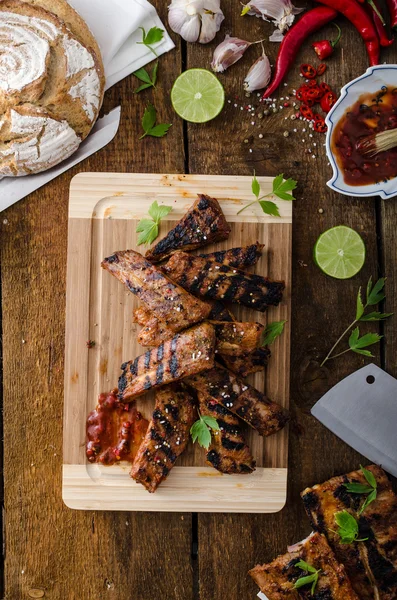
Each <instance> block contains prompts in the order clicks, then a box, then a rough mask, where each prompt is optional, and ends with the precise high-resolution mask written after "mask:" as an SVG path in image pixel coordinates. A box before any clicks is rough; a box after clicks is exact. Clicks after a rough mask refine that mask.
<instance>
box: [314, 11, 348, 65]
mask: <svg viewBox="0 0 397 600" xmlns="http://www.w3.org/2000/svg"><path fill="white" fill-rule="evenodd" d="M333 25H335V27H337V28H338V35H337V37H336V39H335V40H321V42H314V44H312V48H314V51H315V53H316V54H317V56H318V57H319V59H320V60H325V59H326V58H328V57H329V56H331V54H332V53H333V51H334V48H335V46H336V44H337V43H338V42H339V40H340V38H341V35H342V32H341V30H340V27H339V25H337V24H336V23H333ZM317 72H318V69H317Z"/></svg>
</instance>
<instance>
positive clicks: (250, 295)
mask: <svg viewBox="0 0 397 600" xmlns="http://www.w3.org/2000/svg"><path fill="white" fill-rule="evenodd" d="M163 271H164V272H165V273H166V274H167V275H168V276H169V277H171V279H173V280H174V281H176V282H177V283H179V285H181V286H182V287H183V288H185V289H186V290H188V291H189V292H191V293H192V294H197V295H198V296H203V297H205V298H211V299H215V300H225V302H226V301H228V302H234V303H236V304H242V305H244V306H248V307H250V308H253V309H255V310H259V311H261V312H263V311H265V310H266V309H267V307H268V306H277V305H278V304H279V302H280V300H281V299H282V296H283V291H284V288H285V285H284V282H282V281H271V280H270V279H267V278H266V277H262V276H261V275H255V274H253V273H246V272H245V271H241V270H239V269H235V268H233V267H228V266H226V265H221V264H218V263H216V262H214V261H212V260H208V261H207V260H206V259H205V258H200V257H199V256H192V255H191V254H187V253H186V252H176V253H175V254H173V255H172V256H171V258H170V259H169V261H168V262H167V264H166V265H164V267H163Z"/></svg>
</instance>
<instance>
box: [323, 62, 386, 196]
mask: <svg viewBox="0 0 397 600" xmlns="http://www.w3.org/2000/svg"><path fill="white" fill-rule="evenodd" d="M384 85H386V86H394V87H396V88H397V65H377V66H376V67H369V68H368V69H367V70H366V72H365V73H364V74H363V75H361V77H357V79H353V81H350V83H348V84H347V85H345V86H344V87H343V88H342V90H341V95H340V98H339V99H338V101H337V102H336V103H335V104H334V106H333V107H332V109H331V110H330V112H329V113H328V115H327V117H326V119H325V122H326V124H327V127H328V131H327V137H326V150H327V156H328V158H329V161H330V163H331V165H332V169H333V175H332V177H331V179H330V180H329V181H328V182H327V185H328V186H329V187H330V188H331V189H333V190H335V192H339V193H340V194H345V195H346V196H363V197H364V196H380V197H381V198H384V199H386V198H392V197H393V196H397V177H395V178H394V179H391V180H389V181H387V182H386V183H385V182H381V183H375V184H373V185H354V186H352V185H348V184H347V183H345V181H344V179H343V173H342V172H341V170H340V168H339V166H338V163H337V161H336V159H335V156H334V154H333V152H332V151H331V139H332V133H333V129H334V127H335V125H336V124H337V123H338V121H339V119H340V118H341V117H342V116H343V115H344V114H345V111H346V109H347V108H349V106H352V105H353V104H354V103H355V102H356V100H357V99H358V98H359V97H360V96H361V95H362V94H365V93H368V92H377V91H378V90H380V89H381V88H382V86H384Z"/></svg>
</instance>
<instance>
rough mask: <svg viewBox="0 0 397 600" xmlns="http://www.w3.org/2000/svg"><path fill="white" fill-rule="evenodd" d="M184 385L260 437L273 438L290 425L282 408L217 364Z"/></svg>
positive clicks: (188, 379) (189, 378) (190, 378)
mask: <svg viewBox="0 0 397 600" xmlns="http://www.w3.org/2000/svg"><path fill="white" fill-rule="evenodd" d="M185 383H186V384H187V385H189V386H191V387H193V388H194V389H195V390H196V391H197V392H201V393H202V394H205V395H206V396H209V397H211V398H212V399H213V400H215V401H216V402H219V404H222V406H224V407H225V408H227V409H229V410H230V411H231V412H232V413H233V414H235V415H237V416H238V417H240V419H243V421H245V422H246V423H248V425H250V426H251V427H252V428H253V429H256V430H257V431H258V433H259V434H260V435H263V436H268V435H272V434H273V433H276V432H277V431H279V430H280V429H282V428H283V427H284V425H285V424H286V423H287V421H288V418H289V417H288V414H287V413H286V411H285V410H284V409H283V408H282V407H281V406H279V405H278V404H276V403H275V402H272V401H271V400H269V399H268V398H266V396H265V395H264V394H262V393H261V392H259V391H258V390H256V389H255V388H253V387H252V386H251V385H249V384H248V383H246V382H245V381H244V380H243V379H240V378H239V377H237V376H236V375H235V374H234V373H232V372H231V371H228V370H227V369H224V368H223V367H221V366H220V365H218V364H217V365H215V367H214V368H213V369H211V370H210V371H206V372H205V373H199V374H197V375H193V376H191V377H188V378H187V379H186V381H185Z"/></svg>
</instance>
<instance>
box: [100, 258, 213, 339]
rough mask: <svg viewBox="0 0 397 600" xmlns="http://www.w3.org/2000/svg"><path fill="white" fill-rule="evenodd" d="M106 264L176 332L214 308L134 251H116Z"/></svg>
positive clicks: (104, 263) (104, 266)
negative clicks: (171, 279)
mask: <svg viewBox="0 0 397 600" xmlns="http://www.w3.org/2000/svg"><path fill="white" fill-rule="evenodd" d="M102 267H103V268H104V269H106V270H107V271H109V273H111V274H112V275H114V276H115V277H117V279H119V281H121V282H122V283H124V284H125V285H126V286H127V288H128V289H129V291H130V292H132V293H133V294H135V295H136V296H138V298H139V299H140V300H141V302H143V303H144V304H145V306H146V308H147V309H149V310H150V311H151V312H152V313H153V316H154V317H156V318H157V319H158V320H160V321H163V322H165V323H166V325H167V327H168V328H169V329H171V330H172V331H173V332H174V333H176V332H177V331H181V330H182V329H186V327H189V326H190V325H193V324H194V323H198V322H200V321H202V320H203V319H205V318H206V317H207V316H208V314H209V312H210V310H211V307H210V306H209V305H208V304H206V303H205V302H202V301H201V300H199V299H198V298H195V297H194V296H192V295H191V294H189V293H188V292H186V290H184V289H183V288H181V287H179V286H178V285H176V284H175V283H173V282H172V281H170V280H169V279H168V277H166V276H165V275H164V273H162V272H161V271H159V270H158V269H157V268H156V267H154V266H153V265H152V264H151V263H150V262H149V261H147V260H146V258H144V257H143V256H142V255H141V254H139V252H135V251H134V250H124V251H122V252H116V253H115V254H113V256H109V257H108V258H105V259H104V260H103V261H102Z"/></svg>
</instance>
